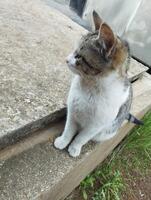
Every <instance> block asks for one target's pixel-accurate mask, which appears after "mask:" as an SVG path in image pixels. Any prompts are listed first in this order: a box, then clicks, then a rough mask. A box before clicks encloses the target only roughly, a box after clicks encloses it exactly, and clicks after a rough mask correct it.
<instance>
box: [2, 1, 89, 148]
mask: <svg viewBox="0 0 151 200" xmlns="http://www.w3.org/2000/svg"><path fill="white" fill-rule="evenodd" d="M84 32H85V31H84V29H82V28H81V27H80V26H78V25H76V24H75V23H73V22H72V21H71V20H69V19H68V18H67V17H65V16H64V15H62V14H60V13H59V12H57V11H56V10H53V9H51V8H50V7H48V6H47V5H46V4H45V3H44V1H37V0H32V1H24V0H6V1H0V148H2V147H3V146H4V145H5V144H7V143H9V142H13V140H16V138H17V137H20V136H21V135H24V134H27V133H28V132H30V131H31V129H37V128H39V127H41V126H42V124H44V123H48V122H49V121H51V120H53V119H54V118H56V117H58V116H60V115H61V116H62V115H64V114H65V112H63V110H62V109H64V107H65V102H66V97H67V92H68V89H69V84H70V79H71V74H70V72H69V70H68V68H67V67H66V64H65V58H66V56H67V55H68V54H69V52H70V51H71V49H73V46H74V42H75V41H77V40H78V38H79V36H81V34H83V33H84ZM60 110H62V111H61V112H58V111H60ZM56 112H57V113H56ZM54 113H56V114H54ZM52 114H53V115H52ZM37 120H38V121H37ZM12 134H13V138H12V136H11V135H12ZM9 136H10V137H9ZM10 138H11V139H10Z"/></svg>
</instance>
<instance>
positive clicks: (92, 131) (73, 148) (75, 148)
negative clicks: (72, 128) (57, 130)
mask: <svg viewBox="0 0 151 200" xmlns="http://www.w3.org/2000/svg"><path fill="white" fill-rule="evenodd" d="M101 129H102V128H100V127H99V128H96V127H95V128H92V127H87V128H85V129H83V130H82V131H81V132H80V133H79V134H78V135H77V136H76V137H75V139H74V140H73V142H72V143H71V144H70V146H69V148H68V152H69V154H70V156H72V157H77V156H79V155H80V152H81V149H82V146H83V145H85V144H86V143H87V142H88V141H90V140H91V139H92V138H93V137H94V136H95V135H97V134H98V133H99V132H100V131H101Z"/></svg>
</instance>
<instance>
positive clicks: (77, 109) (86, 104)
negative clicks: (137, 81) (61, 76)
mask: <svg viewBox="0 0 151 200" xmlns="http://www.w3.org/2000/svg"><path fill="white" fill-rule="evenodd" d="M117 76H118V75H117V74H116V73H112V74H110V75H109V76H108V77H105V78H102V79H98V80H96V81H94V82H92V83H90V84H89V83H88V85H87V83H84V84H82V82H81V78H80V77H79V76H78V75H77V76H75V78H74V79H73V82H72V85H71V89H70V92H69V97H68V113H70V114H71V115H72V116H73V117H74V119H75V120H76V121H77V122H78V123H79V124H80V125H81V126H87V124H90V123H95V124H97V123H99V124H104V123H110V122H112V121H113V120H114V119H115V118H116V116H117V114H118V111H119V108H120V107H121V105H122V104H123V103H124V102H125V101H126V100H127V98H128V95H129V88H125V86H124V81H123V80H120V79H119V78H118V77H117Z"/></svg>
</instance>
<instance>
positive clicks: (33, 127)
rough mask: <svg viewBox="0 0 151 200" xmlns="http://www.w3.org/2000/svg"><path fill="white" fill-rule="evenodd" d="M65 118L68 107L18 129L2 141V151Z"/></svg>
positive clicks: (0, 143)
mask: <svg viewBox="0 0 151 200" xmlns="http://www.w3.org/2000/svg"><path fill="white" fill-rule="evenodd" d="M65 116H66V107H65V108H62V109H60V110H58V111H55V112H54V113H51V114H50V115H47V116H45V117H43V118H41V119H39V120H36V121H34V122H31V123H29V124H27V125H25V126H23V127H21V128H19V129H16V130H14V131H12V132H10V133H8V134H7V135H4V136H3V137H2V138H1V139H0V150H1V149H4V148H5V147H6V146H8V145H12V144H14V143H16V142H18V141H19V140H21V139H23V138H25V137H27V136H29V134H32V133H34V132H35V131H37V130H39V129H42V128H44V127H46V126H47V125H48V124H50V123H55V122H58V121H60V120H61V119H62V118H64V117H65Z"/></svg>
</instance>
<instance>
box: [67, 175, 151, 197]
mask: <svg viewBox="0 0 151 200" xmlns="http://www.w3.org/2000/svg"><path fill="white" fill-rule="evenodd" d="M130 175H131V178H130V180H128V179H129V178H128V177H123V178H124V180H125V182H126V184H127V189H126V191H124V192H123V193H122V196H121V200H151V171H150V172H149V174H148V175H146V176H143V175H141V174H139V173H136V172H132V173H130ZM97 187H98V186H97ZM94 190H95V189H94ZM65 200H83V197H82V194H81V192H80V190H79V188H76V189H75V190H74V191H73V192H72V193H71V194H70V195H69V196H68V197H67V198H66V199H65ZM88 200H91V197H89V198H88ZM112 200H114V199H112Z"/></svg>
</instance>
